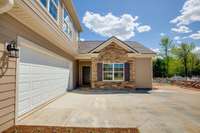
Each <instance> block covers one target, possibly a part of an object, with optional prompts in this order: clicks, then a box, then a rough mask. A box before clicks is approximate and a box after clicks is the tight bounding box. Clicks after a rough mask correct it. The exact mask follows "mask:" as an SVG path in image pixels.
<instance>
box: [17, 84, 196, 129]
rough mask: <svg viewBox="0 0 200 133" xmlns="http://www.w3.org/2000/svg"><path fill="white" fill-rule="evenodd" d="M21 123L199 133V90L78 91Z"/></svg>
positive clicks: (20, 123)
mask: <svg viewBox="0 0 200 133" xmlns="http://www.w3.org/2000/svg"><path fill="white" fill-rule="evenodd" d="M18 124H19V125H48V126H73V127H138V128H139V130H140V131H141V133H200V91H193V90H181V89H177V88H176V89H173V88H171V89H160V90H154V91H136V92H128V91H123V92H121V91H120V92H119V91H102V90H101V91H90V92H89V91H80V90H76V91H73V92H69V93H67V94H66V95H64V96H63V97H61V98H59V99H57V100H56V101H54V102H52V103H50V104H49V105H47V106H46V107H44V108H43V109H41V110H39V111H37V112H35V113H33V114H32V115H30V116H28V117H27V118H25V119H24V120H22V121H20V122H19V123H18Z"/></svg>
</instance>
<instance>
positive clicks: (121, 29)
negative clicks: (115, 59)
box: [73, 0, 200, 49]
mask: <svg viewBox="0 0 200 133" xmlns="http://www.w3.org/2000/svg"><path fill="white" fill-rule="evenodd" d="M73 2H74V6H75V8H76V11H77V13H78V16H79V19H80V22H81V25H82V28H83V32H82V33H81V34H80V38H81V39H84V40H106V39H107V38H109V36H112V35H117V36H118V37H119V38H120V39H122V40H134V41H138V42H140V43H142V44H144V45H145V46H147V47H149V48H153V49H156V48H159V41H160V38H161V35H163V33H164V35H167V36H169V37H170V38H171V39H174V42H177V43H180V42H194V43H195V44H196V45H197V46H200V0H73ZM184 5H185V7H184ZM184 14H186V15H185V16H184ZM175 19H176V20H175ZM170 21H173V22H170ZM198 31H199V32H198Z"/></svg>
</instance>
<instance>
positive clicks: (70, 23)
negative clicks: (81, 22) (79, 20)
mask: <svg viewBox="0 0 200 133" xmlns="http://www.w3.org/2000/svg"><path fill="white" fill-rule="evenodd" d="M65 10H66V12H67V14H68V17H69V21H70V22H67V21H65V18H64V13H65ZM62 19H63V24H62V31H63V26H64V24H67V25H68V27H69V28H70V29H71V32H72V33H71V34H72V35H71V36H70V35H69V33H66V32H65V31H63V32H64V33H65V35H66V36H67V37H68V38H69V39H70V40H71V39H72V38H73V31H72V30H73V28H72V21H71V16H70V15H69V13H68V10H67V9H66V8H65V7H63V8H62Z"/></svg>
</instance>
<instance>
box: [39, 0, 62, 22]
mask: <svg viewBox="0 0 200 133" xmlns="http://www.w3.org/2000/svg"><path fill="white" fill-rule="evenodd" d="M37 2H38V3H39V5H40V6H41V7H42V9H43V10H44V11H45V12H46V13H47V14H48V15H49V16H50V18H51V19H52V20H53V21H54V22H55V23H56V24H57V25H58V24H59V5H60V2H59V3H58V6H56V3H55V2H54V1H53V4H55V6H56V7H57V19H55V18H54V17H53V16H52V15H51V13H50V5H49V3H50V0H47V7H45V6H44V5H43V4H42V3H41V2H40V0H38V1H37Z"/></svg>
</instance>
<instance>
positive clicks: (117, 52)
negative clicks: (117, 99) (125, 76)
mask: <svg viewBox="0 0 200 133" xmlns="http://www.w3.org/2000/svg"><path fill="white" fill-rule="evenodd" d="M97 63H129V64H130V70H129V71H130V75H129V76H130V78H129V79H130V80H129V81H118V82H115V81H114V82H112V81H97ZM92 88H118V89H123V88H135V58H133V57H128V51H126V50H125V49H123V48H122V47H120V46H119V45H117V44H115V43H111V44H110V45H108V46H107V47H105V48H104V49H102V50H101V51H100V52H99V55H98V57H93V58H92Z"/></svg>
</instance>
